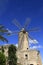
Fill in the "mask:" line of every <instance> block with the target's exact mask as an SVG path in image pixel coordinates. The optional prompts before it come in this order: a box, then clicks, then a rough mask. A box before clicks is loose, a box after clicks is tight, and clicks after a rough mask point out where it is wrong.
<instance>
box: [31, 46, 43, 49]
mask: <svg viewBox="0 0 43 65" xmlns="http://www.w3.org/2000/svg"><path fill="white" fill-rule="evenodd" d="M37 48H43V46H41V45H39V46H33V47H30V49H37Z"/></svg>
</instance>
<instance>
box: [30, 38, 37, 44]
mask: <svg viewBox="0 0 43 65" xmlns="http://www.w3.org/2000/svg"><path fill="white" fill-rule="evenodd" d="M29 43H34V44H36V43H38V41H37V40H35V39H34V40H31V39H29Z"/></svg>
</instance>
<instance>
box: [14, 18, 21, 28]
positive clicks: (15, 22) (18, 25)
mask: <svg viewBox="0 0 43 65" xmlns="http://www.w3.org/2000/svg"><path fill="white" fill-rule="evenodd" d="M13 24H15V25H16V26H17V27H18V28H19V29H21V28H22V26H21V25H20V23H19V22H18V21H17V20H16V19H14V20H13Z"/></svg>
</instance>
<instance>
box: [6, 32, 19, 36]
mask: <svg viewBox="0 0 43 65" xmlns="http://www.w3.org/2000/svg"><path fill="white" fill-rule="evenodd" d="M15 34H19V32H12V33H7V35H8V36H11V35H15Z"/></svg>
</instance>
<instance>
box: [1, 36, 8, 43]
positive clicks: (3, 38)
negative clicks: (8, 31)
mask: <svg viewBox="0 0 43 65" xmlns="http://www.w3.org/2000/svg"><path fill="white" fill-rule="evenodd" d="M0 40H2V41H3V42H4V41H6V42H7V43H8V40H7V39H6V38H5V37H3V36H2V35H0Z"/></svg>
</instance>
